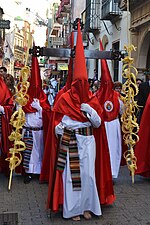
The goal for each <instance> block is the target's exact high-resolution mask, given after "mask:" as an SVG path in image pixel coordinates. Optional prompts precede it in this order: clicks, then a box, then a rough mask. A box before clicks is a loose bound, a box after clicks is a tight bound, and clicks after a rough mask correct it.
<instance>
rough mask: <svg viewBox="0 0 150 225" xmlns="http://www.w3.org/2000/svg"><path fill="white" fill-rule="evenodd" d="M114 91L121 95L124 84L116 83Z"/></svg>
mask: <svg viewBox="0 0 150 225" xmlns="http://www.w3.org/2000/svg"><path fill="white" fill-rule="evenodd" d="M114 90H115V91H117V92H119V93H121V90H122V83H121V82H119V81H115V82H114Z"/></svg>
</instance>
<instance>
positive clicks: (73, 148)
mask: <svg viewBox="0 0 150 225" xmlns="http://www.w3.org/2000/svg"><path fill="white" fill-rule="evenodd" d="M75 134H80V135H85V136H88V135H92V134H93V129H92V127H85V128H78V129H76V130H70V129H67V128H64V133H63V136H62V139H61V143H60V147H59V155H58V160H57V170H59V171H60V172H63V171H64V168H65V165H66V158H67V152H68V153H69V163H70V171H71V178H72V186H73V191H80V190H81V177H80V162H79V154H78V146H77V140H76V136H75Z"/></svg>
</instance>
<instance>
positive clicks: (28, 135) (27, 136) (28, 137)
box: [23, 130, 33, 170]
mask: <svg viewBox="0 0 150 225" xmlns="http://www.w3.org/2000/svg"><path fill="white" fill-rule="evenodd" d="M23 141H24V142H25V145H26V149H25V150H24V151H23V157H24V160H23V167H24V168H25V169H27V170H28V169H29V162H30V157H31V153H32V147H33V136H32V130H26V131H25V133H24V138H23Z"/></svg>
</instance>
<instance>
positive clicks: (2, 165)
mask: <svg viewBox="0 0 150 225" xmlns="http://www.w3.org/2000/svg"><path fill="white" fill-rule="evenodd" d="M0 105H1V106H3V107H4V111H5V114H2V116H1V120H2V130H1V136H0V149H1V153H0V171H1V172H3V173H4V174H5V175H8V174H9V167H8V162H6V161H5V159H6V158H7V157H8V153H9V148H10V147H11V146H10V144H11V143H10V141H9V139H8V136H9V135H10V134H11V125H10V124H9V122H10V118H11V115H12V112H13V107H14V105H13V97H12V94H11V92H10V91H9V89H8V87H7V86H6V84H5V82H4V80H3V79H2V78H1V77H0Z"/></svg>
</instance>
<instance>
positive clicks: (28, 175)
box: [24, 174, 32, 184]
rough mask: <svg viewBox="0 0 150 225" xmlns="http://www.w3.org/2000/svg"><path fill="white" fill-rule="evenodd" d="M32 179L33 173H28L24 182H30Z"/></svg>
mask: <svg viewBox="0 0 150 225" xmlns="http://www.w3.org/2000/svg"><path fill="white" fill-rule="evenodd" d="M31 180H32V175H31V174H26V175H25V177H24V184H29V183H30V181H31Z"/></svg>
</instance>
